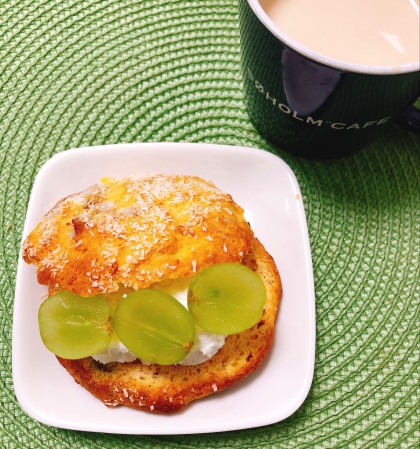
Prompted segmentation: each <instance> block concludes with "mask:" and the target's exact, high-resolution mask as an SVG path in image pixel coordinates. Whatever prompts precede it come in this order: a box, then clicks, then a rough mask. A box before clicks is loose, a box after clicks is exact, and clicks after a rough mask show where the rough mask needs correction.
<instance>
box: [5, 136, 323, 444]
mask: <svg viewBox="0 0 420 449" xmlns="http://www.w3.org/2000/svg"><path fill="white" fill-rule="evenodd" d="M104 149H107V150H111V151H114V150H117V151H118V150H121V149H127V150H136V151H146V152H147V151H149V150H153V151H159V150H167V149H170V151H173V150H174V149H178V150H181V149H194V151H206V150H207V151H210V152H216V153H217V152H226V151H229V152H233V153H237V154H252V156H254V155H256V152H258V154H259V155H260V156H261V157H263V158H268V159H270V158H271V159H272V160H273V163H274V161H276V163H277V164H280V165H281V166H282V168H283V170H285V172H286V174H287V175H288V177H289V180H290V182H291V183H292V184H293V187H294V189H295V190H296V191H297V194H299V195H300V198H301V199H302V201H301V202H300V207H299V211H300V217H299V224H300V225H301V226H302V229H301V231H302V232H303V237H304V238H303V240H302V243H303V251H304V253H305V256H306V257H305V262H306V271H305V274H306V276H305V277H306V282H307V283H308V287H309V291H308V294H309V296H310V297H309V298H308V299H309V318H310V324H311V329H309V330H308V333H309V336H310V342H311V346H310V348H309V356H308V360H307V365H308V366H307V370H306V378H305V382H304V385H303V386H302V388H301V389H300V392H299V394H298V395H297V396H296V398H295V401H294V402H293V403H292V404H291V405H290V406H289V408H288V409H285V410H284V411H283V413H282V414H281V416H278V417H277V418H276V419H275V420H272V419H271V420H267V418H261V419H260V418H258V417H254V418H253V419H251V422H245V421H246V420H244V423H243V425H241V426H238V425H236V426H234V427H232V426H230V425H229V423H222V424H220V425H219V426H217V428H215V429H201V428H194V427H191V428H183V429H179V431H177V430H178V429H174V428H171V427H170V426H168V427H167V428H162V429H161V431H159V432H156V429H149V430H148V429H145V428H143V429H139V431H135V432H133V429H124V428H119V427H118V426H117V427H116V428H108V427H107V428H100V427H95V426H91V425H79V426H74V425H68V423H66V422H65V421H62V420H60V419H59V418H57V419H56V420H55V421H54V420H51V419H49V418H48V417H46V416H44V415H43V414H42V413H40V412H39V410H36V409H34V408H33V405H30V404H28V403H27V401H26V400H25V398H24V397H22V395H21V394H20V393H21V392H20V382H21V379H19V376H18V374H17V370H18V365H17V360H19V356H18V354H17V353H16V351H17V346H16V344H15V342H16V341H18V340H19V337H18V336H16V335H15V334H16V332H17V330H16V328H15V325H13V328H12V373H13V383H14V385H15V394H16V397H17V399H18V402H19V404H20V406H21V407H22V409H23V410H24V411H25V412H26V413H27V414H28V415H29V416H31V417H32V418H34V419H36V420H37V421H39V422H41V423H43V424H47V425H50V426H55V427H60V428H66V429H71V430H81V431H95V432H103V433H123V434H139V435H141V434H143V435H147V434H156V435H158V434H159V435H166V434H196V433H211V432H225V431H232V430H241V429H248V428H254V427H260V426H265V425H269V424H273V423H275V422H279V421H281V420H283V419H285V418H287V417H288V416H290V415H291V414H293V413H294V412H295V411H296V410H297V409H298V408H299V407H300V406H301V405H302V403H303V402H304V400H305V399H306V397H307V395H308V393H309V390H310V387H311V385H312V380H313V375H314V368H315V342H316V323H315V318H316V317H315V289H314V279H313V267H312V256H311V250H310V243H309V235H308V229H307V221H306V214H305V211H304V208H303V198H302V195H301V192H300V188H299V183H298V181H297V179H296V176H295V174H294V173H293V171H292V169H291V168H290V167H289V165H288V164H287V163H286V162H285V161H283V160H282V159H281V158H280V157H278V156H276V155H274V154H272V153H269V152H267V151H264V150H260V149H256V148H251V147H241V146H231V145H219V144H206V143H172V142H167V143H166V142H159V143H154V142H148V143H120V144H109V145H95V146H87V147H79V148H72V149H70V150H66V151H63V152H60V153H57V154H55V155H53V156H52V157H51V158H49V159H48V160H47V161H46V162H45V163H44V164H43V165H42V167H41V168H40V169H39V171H38V173H37V175H36V177H35V180H34V183H33V186H32V190H31V195H30V199H29V202H28V206H27V213H26V217H25V222H24V227H23V232H22V239H21V245H20V251H19V261H18V267H17V274H16V289H15V304H14V309H13V323H15V322H16V320H15V314H17V313H18V306H19V304H20V301H19V298H18V296H19V293H20V288H21V286H20V283H19V280H20V278H21V276H22V274H21V272H22V269H23V268H22V267H23V266H25V265H26V264H25V263H24V261H23V259H22V257H21V246H22V242H23V241H24V238H25V237H26V235H27V234H28V233H29V232H28V227H29V220H28V217H30V212H31V211H32V208H33V204H34V203H35V202H36V195H35V194H36V190H37V188H38V184H41V183H42V179H43V176H44V172H46V171H48V169H49V167H50V165H54V164H55V163H56V161H57V160H63V159H65V158H73V157H75V156H76V157H77V155H78V154H81V155H83V153H85V152H87V151H89V152H91V151H92V150H93V151H94V152H100V151H102V150H104ZM91 154H92V153H91ZM34 192H35V193H34ZM18 379H19V380H18ZM79 388H80V387H79ZM228 390H229V389H228ZM247 421H250V419H248V420H247Z"/></svg>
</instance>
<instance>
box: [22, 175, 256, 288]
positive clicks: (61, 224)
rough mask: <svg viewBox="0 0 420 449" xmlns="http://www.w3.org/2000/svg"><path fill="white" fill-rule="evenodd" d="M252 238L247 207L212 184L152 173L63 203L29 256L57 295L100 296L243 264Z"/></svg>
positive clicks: (108, 183)
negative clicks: (216, 266)
mask: <svg viewBox="0 0 420 449" xmlns="http://www.w3.org/2000/svg"><path fill="white" fill-rule="evenodd" d="M252 239H253V232H252V230H251V228H250V226H249V224H248V223H247V222H246V221H245V219H244V218H243V210H242V208H241V207H239V206H238V205H237V204H236V203H235V202H234V201H233V200H232V197H231V196H230V195H228V194H226V193H224V192H222V191H220V190H219V189H217V188H216V187H215V186H214V185H213V184H212V183H211V182H209V181H205V180H203V179H201V178H198V177H195V176H182V175H162V174H147V175H135V176H131V177H129V178H125V179H122V180H115V179H111V178H106V179H104V180H102V184H98V185H95V186H93V187H91V188H89V189H87V190H86V191H84V192H82V193H79V194H75V195H71V196H69V197H67V198H65V199H64V200H62V201H60V202H59V203H58V204H57V205H56V206H55V207H54V208H53V209H52V210H51V211H50V212H49V213H48V214H47V215H46V216H45V217H44V219H43V220H42V221H41V222H40V223H39V224H38V226H37V227H36V228H35V229H34V230H33V231H32V232H31V234H30V235H29V236H28V237H27V238H26V240H25V242H24V244H23V258H24V260H25V261H26V262H27V263H33V264H35V265H36V266H37V275H38V282H39V283H40V284H43V285H47V286H48V287H49V291H50V293H52V292H54V291H55V290H56V289H60V290H67V291H71V292H74V293H76V294H79V295H82V296H93V295H96V294H100V293H107V292H114V291H117V290H118V288H119V285H120V284H122V285H124V286H126V287H132V288H134V289H135V290H137V289H140V288H146V287H148V286H149V285H150V284H152V283H154V282H158V281H161V280H163V279H176V278H178V277H181V276H182V277H187V276H190V275H193V274H194V273H195V272H198V271H201V270H202V269H204V268H206V267H208V266H210V265H213V264H215V263H222V262H239V263H240V262H241V261H242V259H243V257H244V256H245V255H246V254H247V253H248V252H249V250H250V247H251V244H252Z"/></svg>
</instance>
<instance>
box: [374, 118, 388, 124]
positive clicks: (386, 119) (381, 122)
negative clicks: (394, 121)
mask: <svg viewBox="0 0 420 449" xmlns="http://www.w3.org/2000/svg"><path fill="white" fill-rule="evenodd" d="M389 118H391V117H385V118H383V119H381V120H379V121H378V123H377V125H382V124H383V123H386V122H387V121H388V119H389Z"/></svg>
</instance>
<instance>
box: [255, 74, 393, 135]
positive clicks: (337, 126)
mask: <svg viewBox="0 0 420 449" xmlns="http://www.w3.org/2000/svg"><path fill="white" fill-rule="evenodd" d="M248 76H249V79H250V80H251V81H253V82H254V83H253V84H254V85H255V88H256V89H257V90H258V92H260V93H262V94H265V98H266V100H268V101H270V102H271V103H272V104H273V106H276V103H277V98H275V97H272V96H271V94H270V93H269V92H266V91H265V89H264V86H263V85H262V84H261V83H260V82H259V81H258V80H256V79H255V78H254V75H253V74H252V72H251V70H249V69H248ZM277 106H278V108H279V109H280V110H281V111H282V112H284V113H285V114H291V113H292V110H291V109H290V108H289V107H288V106H286V105H285V104H283V103H277ZM292 117H293V118H295V119H296V120H299V121H301V122H305V123H308V124H312V125H316V126H321V125H322V124H323V123H330V124H331V128H333V129H360V125H359V124H358V123H353V124H352V125H350V126H347V124H346V123H341V122H335V123H331V122H329V121H324V119H314V118H313V117H311V116H309V115H308V116H307V117H306V119H305V117H303V118H301V117H299V116H298V112H297V111H293V114H292ZM390 118H391V116H389V117H385V118H382V119H380V120H373V121H371V122H366V123H365V124H364V125H363V127H362V128H366V127H368V126H372V125H375V124H376V125H375V126H377V125H382V124H384V123H387V121H388V120H389V119H390Z"/></svg>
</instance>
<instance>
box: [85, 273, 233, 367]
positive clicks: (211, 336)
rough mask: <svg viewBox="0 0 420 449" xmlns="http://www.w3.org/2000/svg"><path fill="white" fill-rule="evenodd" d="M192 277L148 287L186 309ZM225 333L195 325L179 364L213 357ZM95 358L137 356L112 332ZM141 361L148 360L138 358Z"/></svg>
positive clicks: (125, 359) (113, 359)
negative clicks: (191, 342)
mask: <svg viewBox="0 0 420 449" xmlns="http://www.w3.org/2000/svg"><path fill="white" fill-rule="evenodd" d="M192 279H193V277H189V278H178V279H166V280H164V281H162V282H156V283H155V284H152V285H151V286H150V287H149V288H154V289H157V290H161V291H164V292H165V293H168V294H169V295H172V296H173V297H174V298H175V299H176V300H178V301H179V302H180V303H181V304H182V305H183V306H184V307H185V308H187V309H188V286H189V285H190V282H191V281H192ZM225 339H226V335H220V334H215V333H213V332H209V331H205V330H204V329H201V328H200V327H198V326H196V337H195V341H194V345H193V347H192V348H191V350H190V352H189V353H188V354H187V356H186V357H185V359H184V360H182V361H181V362H179V364H180V365H199V364H200V363H203V362H205V361H206V360H208V359H210V358H211V357H213V356H214V355H215V354H216V353H217V351H218V350H219V349H220V348H222V347H223V345H224V344H225ZM92 357H93V358H94V359H95V360H97V361H98V362H101V363H110V362H121V363H124V362H132V361H133V360H135V359H137V358H138V357H137V356H136V355H135V354H133V353H132V352H130V351H129V350H128V349H127V348H126V347H125V346H124V345H123V344H122V343H121V341H120V340H119V339H118V337H117V336H116V335H115V334H114V336H113V338H112V340H111V342H110V344H109V345H108V347H107V348H106V349H104V350H103V351H101V352H99V353H98V354H95V355H93V356H92ZM140 360H141V361H142V362H143V363H146V364H148V363H149V362H147V361H145V360H142V359H140Z"/></svg>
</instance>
